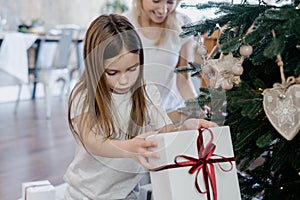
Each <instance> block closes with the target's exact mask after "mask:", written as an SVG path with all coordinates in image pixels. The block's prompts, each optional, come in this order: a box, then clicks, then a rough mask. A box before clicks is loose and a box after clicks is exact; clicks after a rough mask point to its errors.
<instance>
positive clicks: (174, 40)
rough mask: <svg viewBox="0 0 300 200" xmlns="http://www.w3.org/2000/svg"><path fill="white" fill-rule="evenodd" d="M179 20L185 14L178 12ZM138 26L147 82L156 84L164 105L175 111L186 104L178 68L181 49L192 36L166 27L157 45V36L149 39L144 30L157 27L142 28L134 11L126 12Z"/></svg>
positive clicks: (182, 18) (126, 15)
mask: <svg viewBox="0 0 300 200" xmlns="http://www.w3.org/2000/svg"><path fill="white" fill-rule="evenodd" d="M177 14H178V15H177V18H178V20H184V19H185V18H184V16H183V15H182V14H180V13H177ZM124 16H125V17H127V18H128V20H129V21H130V22H131V23H132V24H133V25H134V26H135V27H136V30H137V31H138V33H139V36H140V38H141V40H142V44H143V47H144V64H145V67H144V78H145V81H146V83H152V84H155V85H156V86H157V88H158V90H159V92H160V95H161V99H162V105H163V107H164V108H165V110H166V111H167V112H171V111H174V110H176V109H178V108H180V107H183V106H184V100H183V98H182V97H181V95H180V93H179V91H178V89H177V85H176V74H175V72H174V70H175V69H176V66H177V63H178V61H179V55H180V50H181V48H182V46H183V44H184V43H186V42H187V40H188V39H190V38H181V37H179V34H180V32H178V31H174V30H170V29H165V30H164V31H165V32H166V34H167V36H166V37H165V41H162V42H161V44H159V45H157V44H156V42H157V38H155V39H149V38H147V37H145V36H144V35H143V34H142V31H145V32H147V31H148V30H149V31H154V30H155V28H153V27H149V28H140V27H139V25H138V22H137V19H136V18H135V16H134V14H133V12H132V11H130V12H127V13H125V14H124Z"/></svg>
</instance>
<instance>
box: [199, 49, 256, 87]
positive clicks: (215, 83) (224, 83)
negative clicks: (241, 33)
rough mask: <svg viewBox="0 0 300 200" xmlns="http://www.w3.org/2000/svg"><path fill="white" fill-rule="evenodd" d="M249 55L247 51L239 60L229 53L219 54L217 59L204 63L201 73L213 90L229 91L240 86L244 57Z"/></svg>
mask: <svg viewBox="0 0 300 200" xmlns="http://www.w3.org/2000/svg"><path fill="white" fill-rule="evenodd" d="M250 47H251V46H250ZM251 48H252V47H251ZM251 53H252V52H251ZM251 53H250V51H249V50H247V53H244V54H242V57H241V58H235V57H233V55H232V53H229V54H228V55H223V54H221V56H220V58H219V59H208V60H206V61H205V62H204V65H203V69H202V72H203V74H204V75H205V76H206V77H207V79H209V80H210V83H211V86H212V87H213V88H215V89H217V88H220V87H221V88H223V89H225V90H230V89H232V88H233V86H234V85H239V84H240V82H241V79H240V76H241V75H242V74H243V70H244V69H243V67H242V63H243V61H244V57H247V56H250V55H251Z"/></svg>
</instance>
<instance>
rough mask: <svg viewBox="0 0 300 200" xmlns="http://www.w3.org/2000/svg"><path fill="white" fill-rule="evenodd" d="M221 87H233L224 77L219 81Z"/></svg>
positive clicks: (228, 88) (227, 88)
mask: <svg viewBox="0 0 300 200" xmlns="http://www.w3.org/2000/svg"><path fill="white" fill-rule="evenodd" d="M221 87H222V88H223V89H225V90H231V89H232V88H233V83H232V82H231V81H229V80H228V79H224V80H222V82H221Z"/></svg>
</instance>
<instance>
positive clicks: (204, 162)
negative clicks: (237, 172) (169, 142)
mask: <svg viewBox="0 0 300 200" xmlns="http://www.w3.org/2000/svg"><path fill="white" fill-rule="evenodd" d="M206 130H208V131H209V133H210V136H211V138H210V140H209V142H208V144H207V145H206V147H204V144H203V136H202V130H201V129H199V130H198V131H199V135H198V138H197V150H198V158H193V157H190V156H186V155H178V156H176V157H175V158H174V164H170V165H164V166H161V167H158V168H155V169H151V171H161V170H165V169H172V168H179V167H187V166H191V168H190V169H189V173H190V174H194V173H195V172H196V178H195V187H196V189H197V191H198V192H199V193H201V194H206V197H207V200H210V199H211V197H210V196H211V194H210V191H209V184H210V186H211V188H212V192H213V197H214V200H217V184H216V174H215V168H214V165H213V164H214V163H218V165H219V167H220V168H221V170H222V171H225V172H228V171H230V170H231V169H232V168H233V165H232V161H235V158H234V157H230V158H225V157H223V156H220V155H216V154H214V151H215V149H216V145H215V144H214V143H213V139H214V136H213V133H212V131H211V130H210V129H206ZM213 156H217V157H219V158H212V157H213ZM180 158H181V159H185V160H187V161H182V162H179V159H180ZM221 162H229V163H230V165H231V167H230V169H228V170H225V169H223V168H222V167H221V165H220V164H219V163H221ZM201 170H202V173H203V179H204V184H205V191H202V190H201V188H200V186H199V184H198V175H199V173H200V171H201Z"/></svg>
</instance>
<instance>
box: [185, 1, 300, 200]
mask: <svg viewBox="0 0 300 200" xmlns="http://www.w3.org/2000/svg"><path fill="white" fill-rule="evenodd" d="M275 3H276V4H273V5H270V4H267V3H265V2H264V1H262V0H260V1H258V2H257V3H255V4H253V3H251V4H250V3H248V2H247V1H243V2H242V3H241V4H232V3H216V2H208V3H203V4H201V3H199V4H196V5H187V4H182V5H181V7H182V8H188V7H195V8H197V9H199V10H203V9H209V8H215V9H216V10H217V11H216V14H217V17H216V18H214V19H206V20H203V21H199V22H193V23H192V24H186V25H185V26H184V27H183V32H182V34H181V36H182V37H185V36H191V35H194V36H199V35H204V34H208V35H211V34H212V33H213V32H214V31H216V30H220V36H219V39H218V49H217V51H215V52H214V54H213V55H210V56H208V57H206V59H207V60H206V61H204V63H202V64H199V63H190V67H188V68H187V69H186V70H192V71H194V72H195V73H193V75H196V74H198V73H204V71H205V72H207V69H206V70H204V69H205V67H207V66H212V68H213V67H215V68H216V69H214V70H215V71H213V72H214V73H217V72H219V73H220V72H221V75H220V74H219V77H215V79H216V80H215V82H214V83H215V84H214V86H215V87H212V88H202V89H201V91H202V93H201V94H202V95H201V94H200V96H199V97H198V99H197V100H198V102H199V105H200V106H203V105H204V104H205V103H207V100H208V97H207V95H203V94H205V91H206V92H207V91H208V92H209V91H212V89H214V90H215V91H218V89H217V88H222V87H223V89H226V103H227V104H226V117H225V125H228V126H230V130H231V134H232V140H233V145H234V151H235V156H236V159H237V165H238V167H239V171H240V173H239V181H240V189H241V194H242V199H249V200H250V199H253V198H254V197H255V198H256V199H270V200H271V199H272V200H275V199H280V200H293V199H300V190H299V189H300V136H299V135H300V134H298V133H299V130H300V78H299V77H300V76H299V75H300V0H295V1H292V2H291V1H277V2H275ZM242 49H243V50H242ZM203 50H205V49H203V48H202V49H200V52H203ZM204 54H205V51H204V53H200V55H202V56H203V55H204ZM250 54H251V55H250ZM200 55H199V56H200ZM225 58H227V60H229V61H231V62H232V63H238V62H240V63H241V62H242V68H239V70H236V69H235V71H238V72H237V73H236V72H233V73H232V74H230V73H229V72H228V71H229V69H228V65H226V62H225V61H224V59H225ZM237 59H238V60H237ZM223 61H224V62H225V64H222V62H223ZM224 62H223V63H224ZM227 64H228V62H227ZM218 65H219V66H218ZM218 67H220V68H221V67H223V68H224V70H223V71H222V70H221V69H218ZM240 69H242V70H240ZM209 70H211V69H209ZM224 72H226V73H227V72H228V73H229V75H231V76H230V77H231V79H230V80H231V81H232V82H228V80H229V78H228V79H227V78H226V77H227V76H226V75H225V74H224ZM222 73H223V74H222ZM232 77H236V79H235V80H238V81H237V82H235V81H234V78H233V79H232ZM218 79H222V80H221V82H220V83H219V84H218V85H216V83H217V82H218V81H219V80H218ZM224 80H225V82H224ZM226 81H227V82H226ZM203 91H204V92H203ZM210 97H211V98H213V96H210ZM211 100H212V99H211ZM213 106H214V105H212V109H213ZM215 110H216V109H215ZM212 115H214V113H212ZM228 192H230V191H228Z"/></svg>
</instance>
